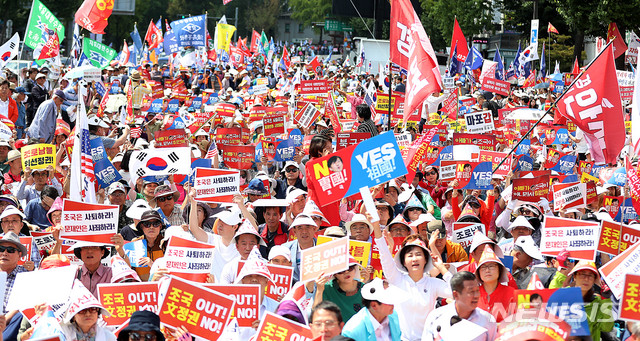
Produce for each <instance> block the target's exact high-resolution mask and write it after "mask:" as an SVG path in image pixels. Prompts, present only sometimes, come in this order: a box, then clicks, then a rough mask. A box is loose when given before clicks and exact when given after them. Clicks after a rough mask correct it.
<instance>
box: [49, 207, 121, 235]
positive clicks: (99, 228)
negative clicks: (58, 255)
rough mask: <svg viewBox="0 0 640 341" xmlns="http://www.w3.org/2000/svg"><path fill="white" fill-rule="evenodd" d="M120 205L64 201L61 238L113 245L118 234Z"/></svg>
mask: <svg viewBox="0 0 640 341" xmlns="http://www.w3.org/2000/svg"><path fill="white" fill-rule="evenodd" d="M119 209H120V208H119V207H118V205H100V204H87V203H84V202H79V201H73V200H69V199H64V201H63V202H62V221H61V222H60V224H61V225H62V226H63V229H62V230H61V231H60V238H62V239H68V240H74V241H88V242H96V243H101V244H106V245H113V244H112V242H111V237H113V236H114V235H115V234H116V233H118V210H119Z"/></svg>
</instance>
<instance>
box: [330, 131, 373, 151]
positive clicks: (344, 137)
mask: <svg viewBox="0 0 640 341" xmlns="http://www.w3.org/2000/svg"><path fill="white" fill-rule="evenodd" d="M370 137H371V133H364V132H360V133H354V132H348V133H338V135H336V141H337V142H336V150H340V149H342V148H347V147H349V146H351V145H354V144H358V143H360V142H362V141H364V140H366V139H368V138H370Z"/></svg>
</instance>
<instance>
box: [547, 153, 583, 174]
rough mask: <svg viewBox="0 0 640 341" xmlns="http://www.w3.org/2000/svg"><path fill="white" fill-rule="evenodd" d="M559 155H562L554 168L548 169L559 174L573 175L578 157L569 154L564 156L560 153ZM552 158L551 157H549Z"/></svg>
mask: <svg viewBox="0 0 640 341" xmlns="http://www.w3.org/2000/svg"><path fill="white" fill-rule="evenodd" d="M558 155H560V157H559V158H557V162H556V164H555V165H554V166H552V167H548V169H550V170H552V171H556V172H558V173H563V174H571V173H573V172H574V168H575V166H576V156H575V155H569V154H563V153H560V152H558ZM549 157H551V156H549ZM553 158H554V160H556V156H553Z"/></svg>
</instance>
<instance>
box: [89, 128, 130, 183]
mask: <svg viewBox="0 0 640 341" xmlns="http://www.w3.org/2000/svg"><path fill="white" fill-rule="evenodd" d="M89 146H90V147H91V158H92V159H93V173H94V174H95V176H96V180H97V181H98V186H100V188H107V187H109V185H111V184H112V183H114V182H116V181H119V180H120V179H122V175H120V172H118V170H117V169H116V167H114V166H113V164H112V163H111V160H109V157H108V156H107V151H106V150H105V149H104V145H103V144H102V139H100V138H93V139H91V140H89Z"/></svg>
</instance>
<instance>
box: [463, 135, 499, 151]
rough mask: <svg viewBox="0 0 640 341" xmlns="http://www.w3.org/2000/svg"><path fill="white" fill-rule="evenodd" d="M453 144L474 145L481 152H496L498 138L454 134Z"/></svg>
mask: <svg viewBox="0 0 640 341" xmlns="http://www.w3.org/2000/svg"><path fill="white" fill-rule="evenodd" d="M453 144H454V145H457V144H472V145H475V146H478V147H479V148H480V149H481V150H490V151H494V150H496V137H495V136H493V135H484V134H467V133H453Z"/></svg>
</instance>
